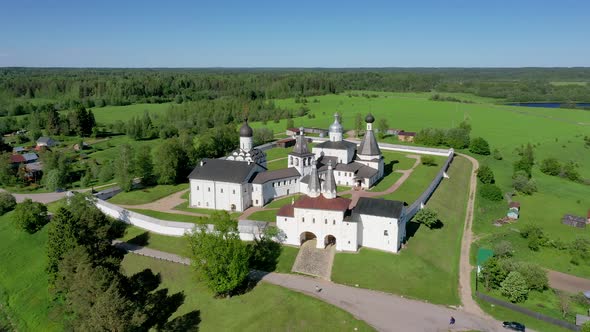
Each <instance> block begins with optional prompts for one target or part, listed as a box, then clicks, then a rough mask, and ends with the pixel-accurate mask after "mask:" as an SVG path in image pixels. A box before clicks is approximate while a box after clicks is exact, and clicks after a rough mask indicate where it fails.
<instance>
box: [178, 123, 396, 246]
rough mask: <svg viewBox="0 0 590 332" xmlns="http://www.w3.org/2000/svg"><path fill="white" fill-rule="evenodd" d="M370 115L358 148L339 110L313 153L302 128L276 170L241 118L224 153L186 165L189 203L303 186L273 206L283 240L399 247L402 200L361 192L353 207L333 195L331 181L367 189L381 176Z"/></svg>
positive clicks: (246, 203) (243, 198)
mask: <svg viewBox="0 0 590 332" xmlns="http://www.w3.org/2000/svg"><path fill="white" fill-rule="evenodd" d="M374 121H375V119H374V118H373V116H372V115H370V114H369V115H368V116H367V117H366V118H365V122H366V124H367V130H366V133H365V136H364V137H363V140H362V141H361V143H360V145H359V146H358V147H357V145H356V144H355V143H353V142H349V141H346V140H344V139H343V128H342V125H341V124H340V122H339V119H338V115H335V119H334V123H333V124H332V125H331V126H330V128H329V138H330V139H329V141H326V142H322V143H319V144H316V145H315V146H314V147H313V148H312V150H311V152H310V151H309V149H308V144H307V143H308V141H307V139H306V138H305V137H304V136H303V130H300V135H298V136H297V137H296V143H295V146H294V147H293V151H292V152H290V153H289V156H288V161H287V162H288V168H285V169H280V170H274V171H269V170H267V169H266V155H265V153H264V152H263V151H261V150H259V149H255V148H254V147H253V138H252V136H253V130H252V128H251V127H250V126H249V125H248V123H247V121H245V122H244V124H243V125H242V127H241V128H240V147H239V148H238V149H237V150H236V151H234V152H233V153H232V154H231V155H229V156H228V157H226V158H223V159H203V160H202V161H201V163H200V164H199V165H197V167H195V169H194V170H193V171H192V172H191V174H190V175H189V179H190V198H189V205H190V206H191V207H196V208H208V209H216V210H227V211H244V210H245V209H247V208H249V207H251V206H264V205H265V204H267V203H268V202H270V201H272V200H274V199H277V198H280V197H283V196H287V195H291V194H297V193H302V194H304V195H303V196H302V197H300V198H299V199H297V200H295V201H293V202H292V203H291V204H287V205H285V206H283V207H282V208H281V209H280V210H279V212H278V213H277V226H278V227H279V228H280V229H281V230H282V231H283V232H284V233H285V235H286V243H287V244H292V245H300V244H301V243H303V242H304V241H306V240H309V239H312V238H316V239H317V246H318V248H323V247H324V246H327V245H334V244H335V246H336V250H339V251H356V250H357V249H358V248H359V247H360V246H365V247H371V248H376V249H380V250H386V251H391V252H397V251H398V250H399V248H400V246H401V242H402V240H403V238H404V237H405V229H406V227H405V222H403V221H402V220H403V219H404V218H402V216H403V212H404V207H403V203H402V202H397V201H388V200H383V199H372V198H361V199H360V200H359V201H358V203H357V204H356V206H354V207H352V206H350V205H351V200H349V199H346V198H342V197H337V195H336V186H337V185H343V186H351V187H356V188H358V189H368V188H370V187H371V186H373V184H375V183H376V182H377V181H379V180H380V179H381V178H382V177H383V172H384V161H383V156H382V154H381V150H380V149H379V146H378V144H377V140H376V138H375V134H374V132H373V128H372V124H373V122H374Z"/></svg>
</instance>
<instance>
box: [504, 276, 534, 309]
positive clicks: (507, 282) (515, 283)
mask: <svg viewBox="0 0 590 332" xmlns="http://www.w3.org/2000/svg"><path fill="white" fill-rule="evenodd" d="M500 291H501V292H502V295H504V296H506V297H507V298H508V300H510V302H513V303H518V302H522V301H524V300H526V298H527V295H528V293H529V289H528V286H527V283H526V280H525V279H524V277H523V276H522V274H520V273H519V272H516V271H512V272H510V273H509V274H508V276H507V277H506V279H504V281H502V285H501V286H500Z"/></svg>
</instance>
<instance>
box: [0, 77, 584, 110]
mask: <svg viewBox="0 0 590 332" xmlns="http://www.w3.org/2000/svg"><path fill="white" fill-rule="evenodd" d="M552 81H560V82H568V81H584V82H590V68H494V69H482V68H441V69H436V68H383V69H231V70H230V69H67V68H3V69H0V115H20V114H29V113H32V112H33V111H35V110H37V109H38V108H39V107H42V106H43V105H44V104H51V106H52V107H54V108H55V109H56V110H63V109H76V108H78V107H79V106H84V107H86V108H89V107H95V106H96V107H102V106H105V105H128V104H134V103H162V102H176V103H182V102H184V101H200V100H213V99H219V98H222V97H233V98H237V99H240V100H259V99H260V100H268V99H273V98H286V97H297V96H299V97H307V96H314V95H322V94H332V93H339V92H342V91H346V90H374V91H393V92H424V91H433V90H436V91H440V92H468V93H473V94H476V95H478V96H483V97H494V98H505V99H507V100H508V101H560V102H568V101H590V86H588V85H553V84H551V83H550V82H552Z"/></svg>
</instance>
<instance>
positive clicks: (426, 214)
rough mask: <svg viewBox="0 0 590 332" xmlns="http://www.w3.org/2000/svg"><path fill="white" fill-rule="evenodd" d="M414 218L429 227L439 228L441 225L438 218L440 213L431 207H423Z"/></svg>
mask: <svg viewBox="0 0 590 332" xmlns="http://www.w3.org/2000/svg"><path fill="white" fill-rule="evenodd" d="M414 220H415V221H416V222H419V223H421V224H423V225H424V226H426V227H428V228H431V229H432V228H437V227H440V224H441V222H440V220H438V215H437V214H436V212H435V211H434V210H431V209H429V208H423V209H422V210H420V211H418V213H416V215H415V216H414Z"/></svg>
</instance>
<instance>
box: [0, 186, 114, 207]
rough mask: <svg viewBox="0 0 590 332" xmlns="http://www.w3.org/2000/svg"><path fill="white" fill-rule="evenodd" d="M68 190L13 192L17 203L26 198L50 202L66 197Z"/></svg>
mask: <svg viewBox="0 0 590 332" xmlns="http://www.w3.org/2000/svg"><path fill="white" fill-rule="evenodd" d="M113 184H114V183H109V184H105V185H102V186H97V187H94V189H100V188H102V187H107V186H112V185H113ZM90 190H92V188H85V189H79V190H73V191H77V192H86V191H90ZM0 191H6V190H4V189H2V188H0ZM66 192H67V191H64V192H61V193H55V192H52V193H40V194H12V196H14V198H16V202H17V203H21V202H22V201H24V200H25V199H27V198H29V199H31V200H33V201H34V202H39V203H43V204H48V203H52V202H55V201H59V200H60V199H62V198H64V197H65V196H66Z"/></svg>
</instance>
